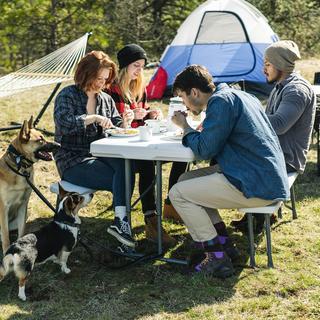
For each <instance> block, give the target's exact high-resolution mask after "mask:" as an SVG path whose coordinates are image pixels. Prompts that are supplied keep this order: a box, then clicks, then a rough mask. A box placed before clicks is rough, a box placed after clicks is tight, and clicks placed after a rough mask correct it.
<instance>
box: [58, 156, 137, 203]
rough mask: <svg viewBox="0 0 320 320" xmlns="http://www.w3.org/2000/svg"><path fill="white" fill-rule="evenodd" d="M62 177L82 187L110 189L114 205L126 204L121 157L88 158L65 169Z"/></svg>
mask: <svg viewBox="0 0 320 320" xmlns="http://www.w3.org/2000/svg"><path fill="white" fill-rule="evenodd" d="M62 179H63V180H66V181H68V182H70V183H73V184H76V185H79V186H82V187H86V188H90V189H95V190H106V191H110V192H112V193H113V204H114V206H125V205H126V194H125V192H126V191H125V166H124V160H123V159H115V158H98V159H92V160H88V161H85V162H82V163H79V164H77V165H75V166H73V167H71V168H69V169H67V170H66V171H65V172H64V173H63V177H62ZM132 180H133V177H132Z"/></svg>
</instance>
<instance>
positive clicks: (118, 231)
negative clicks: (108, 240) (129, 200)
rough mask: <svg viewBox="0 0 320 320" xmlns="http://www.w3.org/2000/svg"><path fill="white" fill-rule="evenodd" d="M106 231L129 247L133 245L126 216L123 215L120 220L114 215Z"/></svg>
mask: <svg viewBox="0 0 320 320" xmlns="http://www.w3.org/2000/svg"><path fill="white" fill-rule="evenodd" d="M107 231H108V233H110V234H111V235H112V236H114V237H115V238H116V239H117V240H118V241H120V242H121V243H123V244H125V245H127V246H128V247H131V248H134V247H135V243H134V240H133V239H132V236H131V230H130V225H129V222H128V218H127V217H124V218H123V219H122V220H121V219H120V218H118V217H115V218H114V222H113V224H112V225H110V226H109V227H108V230H107Z"/></svg>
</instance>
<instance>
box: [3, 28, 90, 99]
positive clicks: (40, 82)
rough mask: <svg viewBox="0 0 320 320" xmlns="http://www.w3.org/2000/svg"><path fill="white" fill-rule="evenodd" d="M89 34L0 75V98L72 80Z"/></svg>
mask: <svg viewBox="0 0 320 320" xmlns="http://www.w3.org/2000/svg"><path fill="white" fill-rule="evenodd" d="M90 34H91V33H86V34H85V35H84V36H82V37H81V38H79V39H77V40H75V41H73V42H71V43H69V44H67V45H66V46H64V47H62V48H60V49H58V50H56V51H54V52H52V53H50V54H49V55H47V56H45V57H43V58H41V59H39V60H36V61H35V62H33V63H31V64H29V65H27V66H25V67H23V68H22V69H20V70H18V71H16V72H12V73H9V74H8V75H6V76H4V77H1V78H0V98H1V97H6V96H9V95H13V94H15V93H18V92H21V91H24V90H27V89H31V88H34V87H38V86H44V85H49V84H53V83H61V82H64V81H69V80H72V78H73V72H74V69H75V67H76V65H77V63H78V62H79V61H80V59H81V58H82V57H83V56H84V54H85V51H86V46H87V40H88V36H90Z"/></svg>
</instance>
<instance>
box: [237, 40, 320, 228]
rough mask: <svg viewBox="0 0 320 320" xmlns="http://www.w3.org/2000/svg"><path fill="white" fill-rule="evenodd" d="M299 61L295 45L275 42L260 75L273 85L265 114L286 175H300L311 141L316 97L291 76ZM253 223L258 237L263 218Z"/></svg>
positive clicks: (302, 81) (242, 225)
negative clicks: (274, 134)
mask: <svg viewBox="0 0 320 320" xmlns="http://www.w3.org/2000/svg"><path fill="white" fill-rule="evenodd" d="M300 58H301V57H300V52H299V48H298V46H297V44H296V43H295V42H293V41H291V40H283V41H278V42H275V43H273V44H272V45H270V46H269V47H268V48H267V49H266V51H265V54H264V69H263V72H264V74H265V76H266V78H267V82H268V83H275V86H274V88H273V90H272V92H271V94H270V97H269V99H268V102H267V107H266V114H267V116H268V118H269V121H270V123H271V125H272V127H273V129H274V130H275V132H276V134H277V135H278V138H279V141H280V145H281V148H282V151H283V153H284V158H285V161H286V168H287V172H295V171H296V172H298V173H303V171H304V169H305V166H306V161H307V158H306V157H307V153H308V150H309V146H310V141H311V134H312V128H313V122H314V116H315V110H316V97H315V94H314V91H313V89H312V87H311V85H310V83H309V82H308V81H307V80H305V79H304V78H303V77H302V76H301V75H299V74H298V73H296V72H294V68H295V61H296V60H298V59H300ZM256 219H257V224H256V230H255V231H256V232H257V233H260V232H261V231H262V228H263V222H264V217H263V216H262V215H258V214H257V215H256ZM231 224H232V225H233V226H235V227H236V228H238V229H241V230H242V229H245V230H246V228H247V224H246V219H242V220H240V221H233V222H232V223H231ZM239 224H240V226H239Z"/></svg>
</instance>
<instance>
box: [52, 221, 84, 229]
mask: <svg viewBox="0 0 320 320" xmlns="http://www.w3.org/2000/svg"><path fill="white" fill-rule="evenodd" d="M53 221H54V222H55V223H61V224H66V225H67V226H70V227H75V228H79V227H80V223H75V222H69V221H64V220H59V219H54V220H53Z"/></svg>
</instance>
